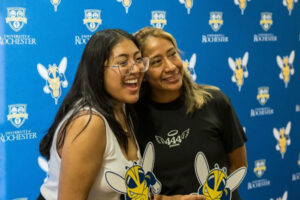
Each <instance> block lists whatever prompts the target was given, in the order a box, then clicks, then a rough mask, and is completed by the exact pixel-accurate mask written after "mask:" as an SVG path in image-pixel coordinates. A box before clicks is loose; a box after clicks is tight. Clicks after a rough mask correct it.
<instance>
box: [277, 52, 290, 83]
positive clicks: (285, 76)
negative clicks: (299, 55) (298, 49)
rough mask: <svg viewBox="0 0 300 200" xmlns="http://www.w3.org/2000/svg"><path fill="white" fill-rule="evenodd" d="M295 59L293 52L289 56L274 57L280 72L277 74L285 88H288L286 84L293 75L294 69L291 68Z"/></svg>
mask: <svg viewBox="0 0 300 200" xmlns="http://www.w3.org/2000/svg"><path fill="white" fill-rule="evenodd" d="M294 59H295V51H294V50H293V51H291V53H290V56H283V58H281V57H280V56H277V57H276V61H277V64H278V66H279V68H280V70H281V72H280V74H279V78H280V79H282V80H283V82H284V85H285V87H286V88H287V87H288V83H289V82H290V78H291V76H292V75H294V73H295V69H294V66H293V63H294Z"/></svg>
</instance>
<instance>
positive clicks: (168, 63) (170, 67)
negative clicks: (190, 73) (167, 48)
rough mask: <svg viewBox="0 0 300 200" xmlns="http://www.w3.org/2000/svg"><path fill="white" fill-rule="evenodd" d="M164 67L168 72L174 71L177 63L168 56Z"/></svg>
mask: <svg viewBox="0 0 300 200" xmlns="http://www.w3.org/2000/svg"><path fill="white" fill-rule="evenodd" d="M164 69H165V71H166V72H172V71H174V70H175V69H176V65H175V64H174V63H173V62H172V61H171V60H169V59H168V58H165V63H164Z"/></svg>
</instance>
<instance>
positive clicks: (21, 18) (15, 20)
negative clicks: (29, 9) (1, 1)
mask: <svg viewBox="0 0 300 200" xmlns="http://www.w3.org/2000/svg"><path fill="white" fill-rule="evenodd" d="M25 11H26V9H25V8H21V7H10V8H7V17H6V23H7V24H8V25H9V26H10V28H12V29H13V30H14V31H15V32H18V31H19V30H21V29H22V28H23V26H24V24H27V18H26V17H25Z"/></svg>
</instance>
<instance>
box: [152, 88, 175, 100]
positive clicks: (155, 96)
mask: <svg viewBox="0 0 300 200" xmlns="http://www.w3.org/2000/svg"><path fill="white" fill-rule="evenodd" d="M179 96H180V90H176V91H152V94H151V99H152V100H153V101H155V102H157V103H169V102H171V101H174V100H175V99H177V98H178V97H179Z"/></svg>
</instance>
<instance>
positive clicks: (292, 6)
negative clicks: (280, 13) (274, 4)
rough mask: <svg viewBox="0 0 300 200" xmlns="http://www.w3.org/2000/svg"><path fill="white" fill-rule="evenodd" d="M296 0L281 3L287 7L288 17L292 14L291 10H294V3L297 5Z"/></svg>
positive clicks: (285, 0)
mask: <svg viewBox="0 0 300 200" xmlns="http://www.w3.org/2000/svg"><path fill="white" fill-rule="evenodd" d="M297 2H298V0H283V1H282V3H283V5H284V6H286V7H287V9H288V11H289V15H291V14H292V10H293V9H294V3H297Z"/></svg>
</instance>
